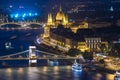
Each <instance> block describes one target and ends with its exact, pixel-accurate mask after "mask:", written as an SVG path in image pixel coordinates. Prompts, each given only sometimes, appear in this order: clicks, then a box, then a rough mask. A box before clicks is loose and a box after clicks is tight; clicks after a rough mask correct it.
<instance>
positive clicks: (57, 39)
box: [50, 30, 108, 52]
mask: <svg viewBox="0 0 120 80" xmlns="http://www.w3.org/2000/svg"><path fill="white" fill-rule="evenodd" d="M50 43H51V45H52V46H53V47H55V46H58V48H59V49H61V50H64V51H68V50H69V49H71V48H77V49H79V50H81V51H82V52H85V51H88V52H100V46H101V45H102V44H104V45H105V46H107V47H108V42H107V41H103V40H102V39H101V38H100V37H89V38H87V37H86V38H81V40H74V35H73V38H67V37H65V36H63V35H59V34H56V33H54V31H52V30H51V31H50Z"/></svg>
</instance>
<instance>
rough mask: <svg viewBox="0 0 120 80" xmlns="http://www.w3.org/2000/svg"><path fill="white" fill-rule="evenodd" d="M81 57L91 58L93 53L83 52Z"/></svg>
mask: <svg viewBox="0 0 120 80" xmlns="http://www.w3.org/2000/svg"><path fill="white" fill-rule="evenodd" d="M83 57H84V59H85V60H93V53H92V52H86V51H85V52H84V53H83Z"/></svg>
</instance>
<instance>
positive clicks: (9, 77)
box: [5, 68, 12, 80]
mask: <svg viewBox="0 0 120 80" xmlns="http://www.w3.org/2000/svg"><path fill="white" fill-rule="evenodd" d="M5 74H6V77H7V78H8V79H9V80H12V69H11V68H7V69H6V70H5Z"/></svg>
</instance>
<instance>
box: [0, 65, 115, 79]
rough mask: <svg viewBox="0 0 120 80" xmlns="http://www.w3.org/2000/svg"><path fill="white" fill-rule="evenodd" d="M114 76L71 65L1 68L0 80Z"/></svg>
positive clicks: (103, 77)
mask: <svg viewBox="0 0 120 80" xmlns="http://www.w3.org/2000/svg"><path fill="white" fill-rule="evenodd" d="M103 75H104V76H103ZM105 75H106V79H105ZM113 78H114V75H113V74H104V73H94V72H85V71H83V72H72V71H71V66H60V67H58V66H53V67H48V66H44V67H25V68H6V69H0V80H8V79H9V80H114V79H113Z"/></svg>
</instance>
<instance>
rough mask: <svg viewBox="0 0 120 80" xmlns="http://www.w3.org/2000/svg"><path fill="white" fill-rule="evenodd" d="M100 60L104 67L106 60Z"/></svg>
mask: <svg viewBox="0 0 120 80" xmlns="http://www.w3.org/2000/svg"><path fill="white" fill-rule="evenodd" d="M99 62H100V63H101V64H103V65H104V67H105V61H104V59H101V60H99Z"/></svg>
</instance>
